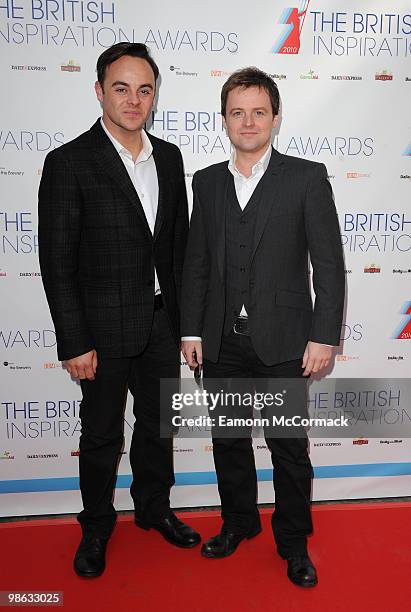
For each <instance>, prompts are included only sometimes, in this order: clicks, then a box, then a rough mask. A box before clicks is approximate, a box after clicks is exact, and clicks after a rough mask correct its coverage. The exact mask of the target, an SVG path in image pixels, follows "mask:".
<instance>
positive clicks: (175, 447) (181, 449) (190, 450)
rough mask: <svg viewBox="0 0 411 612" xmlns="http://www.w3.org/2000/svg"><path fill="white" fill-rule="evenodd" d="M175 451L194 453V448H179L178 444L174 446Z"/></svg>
mask: <svg viewBox="0 0 411 612" xmlns="http://www.w3.org/2000/svg"><path fill="white" fill-rule="evenodd" d="M173 452H174V453H192V452H194V448H179V447H178V446H174V447H173Z"/></svg>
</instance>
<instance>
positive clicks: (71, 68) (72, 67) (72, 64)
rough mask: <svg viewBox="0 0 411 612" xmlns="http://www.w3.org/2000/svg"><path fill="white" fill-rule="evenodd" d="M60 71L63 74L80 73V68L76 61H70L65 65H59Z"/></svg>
mask: <svg viewBox="0 0 411 612" xmlns="http://www.w3.org/2000/svg"><path fill="white" fill-rule="evenodd" d="M60 70H62V71H63V72H80V71H81V66H80V64H79V63H78V62H76V60H73V59H70V60H68V62H66V63H65V64H61V65H60Z"/></svg>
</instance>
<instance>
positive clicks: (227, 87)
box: [221, 66, 280, 117]
mask: <svg viewBox="0 0 411 612" xmlns="http://www.w3.org/2000/svg"><path fill="white" fill-rule="evenodd" d="M236 87H244V88H245V89H247V88H248V87H260V88H261V87H262V88H263V89H265V90H266V92H267V93H268V95H269V97H270V102H271V108H272V109H273V115H274V117H275V115H278V111H279V109H280V94H279V92H278V87H277V85H276V83H275V82H274V79H272V78H271V77H270V75H269V74H267V73H266V72H263V71H262V70H260V69H259V68H256V67H255V66H249V67H248V68H241V69H240V70H236V71H235V72H233V74H232V75H230V76H229V77H228V79H227V81H226V82H225V83H224V85H223V88H222V90H221V114H222V116H223V117H225V113H226V108H227V98H228V94H229V93H230V91H232V90H233V89H236Z"/></svg>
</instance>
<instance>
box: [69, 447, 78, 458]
mask: <svg viewBox="0 0 411 612" xmlns="http://www.w3.org/2000/svg"><path fill="white" fill-rule="evenodd" d="M70 456H71V457H79V456H80V449H79V448H78V449H77V450H72V451H71V453H70Z"/></svg>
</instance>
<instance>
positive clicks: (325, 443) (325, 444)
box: [314, 442, 341, 448]
mask: <svg viewBox="0 0 411 612" xmlns="http://www.w3.org/2000/svg"><path fill="white" fill-rule="evenodd" d="M324 446H326V447H327V448H329V447H330V446H332V447H335V446H341V442H314V447H315V448H321V447H324Z"/></svg>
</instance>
